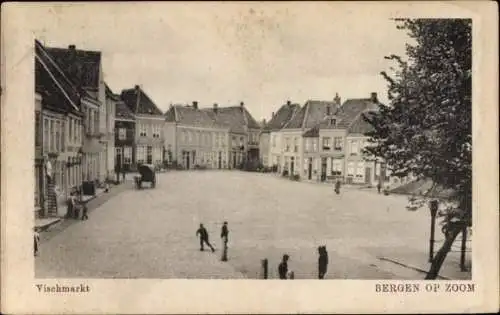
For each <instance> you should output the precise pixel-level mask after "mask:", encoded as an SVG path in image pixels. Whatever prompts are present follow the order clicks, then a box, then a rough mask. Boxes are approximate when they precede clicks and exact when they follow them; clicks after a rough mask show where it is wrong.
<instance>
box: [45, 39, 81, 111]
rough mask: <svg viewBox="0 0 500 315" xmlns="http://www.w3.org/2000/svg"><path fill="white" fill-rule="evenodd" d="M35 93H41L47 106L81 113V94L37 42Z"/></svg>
mask: <svg viewBox="0 0 500 315" xmlns="http://www.w3.org/2000/svg"><path fill="white" fill-rule="evenodd" d="M35 91H36V92H38V93H40V95H41V96H42V100H43V103H44V104H46V105H49V106H51V107H53V108H58V109H59V110H62V111H71V112H79V111H80V94H79V93H78V90H77V88H76V87H75V86H74V85H73V84H72V82H71V81H70V80H69V79H68V78H67V77H66V76H65V74H64V72H63V71H62V70H61V69H60V68H59V66H58V65H57V63H56V62H55V61H54V60H53V59H52V58H51V56H50V54H49V53H48V52H47V51H46V49H45V48H44V47H43V45H42V44H41V43H40V42H39V41H37V40H35Z"/></svg>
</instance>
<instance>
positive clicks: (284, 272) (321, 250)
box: [278, 246, 328, 280]
mask: <svg viewBox="0 0 500 315" xmlns="http://www.w3.org/2000/svg"><path fill="white" fill-rule="evenodd" d="M318 254H319V257H318V279H324V278H325V275H326V272H327V270H328V251H327V250H326V246H319V247H318ZM289 260H290V256H289V255H288V254H284V255H283V258H282V259H281V262H280V264H279V265H278V275H279V278H280V279H281V280H287V279H290V280H293V279H294V278H295V273H294V272H293V271H289V269H288V261H289Z"/></svg>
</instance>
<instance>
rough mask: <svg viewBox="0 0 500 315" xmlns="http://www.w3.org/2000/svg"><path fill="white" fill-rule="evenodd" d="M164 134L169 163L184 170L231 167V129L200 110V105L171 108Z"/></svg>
mask: <svg viewBox="0 0 500 315" xmlns="http://www.w3.org/2000/svg"><path fill="white" fill-rule="evenodd" d="M164 132H165V136H164V138H165V145H164V146H165V148H166V157H167V161H168V163H170V164H177V165H180V166H182V168H184V169H193V168H196V167H199V166H203V167H206V168H211V169H226V168H228V167H229V128H227V127H226V126H223V125H220V124H219V123H217V121H215V120H214V119H213V118H212V116H211V115H210V114H209V113H208V112H207V111H206V110H202V109H200V108H198V102H196V101H195V102H193V103H192V104H191V105H172V106H170V108H169V110H168V111H167V112H166V113H165V129H164Z"/></svg>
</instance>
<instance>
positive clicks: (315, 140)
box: [312, 139, 319, 152]
mask: <svg viewBox="0 0 500 315" xmlns="http://www.w3.org/2000/svg"><path fill="white" fill-rule="evenodd" d="M318 141H319V140H318V139H312V144H313V148H312V151H313V152H317V151H318Z"/></svg>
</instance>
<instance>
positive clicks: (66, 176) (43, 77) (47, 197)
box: [35, 41, 84, 217]
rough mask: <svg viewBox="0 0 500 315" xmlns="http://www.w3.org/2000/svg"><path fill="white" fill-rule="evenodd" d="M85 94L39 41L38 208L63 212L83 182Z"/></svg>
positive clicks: (47, 212)
mask: <svg viewBox="0 0 500 315" xmlns="http://www.w3.org/2000/svg"><path fill="white" fill-rule="evenodd" d="M83 117H84V115H83V113H82V101H81V94H80V91H79V90H78V88H77V87H76V86H75V85H74V84H73V83H72V81H71V80H70V79H69V78H68V77H67V76H66V74H65V72H64V71H63V70H62V69H61V68H60V66H59V64H58V63H57V62H56V61H55V60H54V59H53V58H52V56H51V54H50V53H49V52H48V51H47V49H46V48H45V47H44V46H43V45H42V44H41V43H40V42H38V41H35V209H36V211H37V215H39V216H42V217H45V216H63V215H65V213H61V208H62V207H61V205H62V204H64V203H65V201H66V200H67V198H68V195H69V193H70V192H71V191H72V190H73V189H78V188H80V187H81V186H82V176H81V174H82V169H83V168H82V153H81V152H82V147H83V137H84V136H83Z"/></svg>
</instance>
